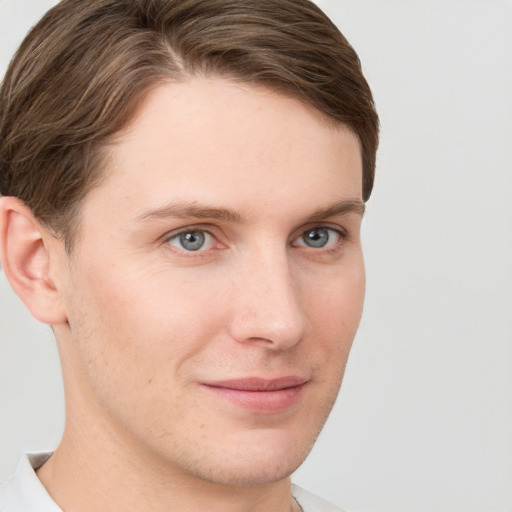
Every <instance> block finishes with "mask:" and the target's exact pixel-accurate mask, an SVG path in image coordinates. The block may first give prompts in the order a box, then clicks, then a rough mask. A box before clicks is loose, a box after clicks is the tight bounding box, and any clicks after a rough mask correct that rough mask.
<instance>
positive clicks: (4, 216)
mask: <svg viewBox="0 0 512 512" xmlns="http://www.w3.org/2000/svg"><path fill="white" fill-rule="evenodd" d="M50 236H51V235H50V234H49V233H48V231H47V230H46V229H45V228H44V226H43V225H42V224H41V223H40V222H39V221H38V220H37V219H36V218H35V217H34V215H33V214H32V211H31V210H30V208H28V207H27V206H26V205H25V204H24V203H23V202H22V201H21V200H19V199H17V198H14V197H1V198H0V260H1V263H2V268H3V271H4V273H5V275H6V277H7V279H8V280H9V282H10V284H11V286H12V288H13V289H14V291H15V292H16V294H17V295H18V296H19V297H20V298H21V300H22V301H23V302H24V303H25V305H26V306H27V307H28V309H29V310H30V312H31V313H32V315H33V316H34V317H35V318H36V319H38V320H39V321H41V322H44V323H46V324H50V325H57V324H59V323H63V322H65V321H66V315H65V312H64V308H63V306H62V302H61V297H60V295H61V294H60V290H59V289H58V287H57V286H56V283H55V282H54V280H53V279H52V276H51V272H50V268H51V266H50V262H51V254H50V249H49V247H47V244H45V239H46V240H48V238H49V237H50Z"/></svg>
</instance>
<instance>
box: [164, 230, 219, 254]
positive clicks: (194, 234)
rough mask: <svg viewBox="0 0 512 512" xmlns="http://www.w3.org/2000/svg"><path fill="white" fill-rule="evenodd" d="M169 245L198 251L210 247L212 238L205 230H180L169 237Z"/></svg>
mask: <svg viewBox="0 0 512 512" xmlns="http://www.w3.org/2000/svg"><path fill="white" fill-rule="evenodd" d="M168 243H169V245H172V246H173V247H177V248H178V249H181V250H184V251H200V250H207V249H211V248H212V246H213V243H214V238H213V236H212V235H210V233H208V232H206V231H199V230H191V231H182V232H181V233H177V234H176V235H173V236H172V237H171V238H169V241H168Z"/></svg>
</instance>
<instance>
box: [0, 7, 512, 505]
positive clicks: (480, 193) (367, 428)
mask: <svg viewBox="0 0 512 512" xmlns="http://www.w3.org/2000/svg"><path fill="white" fill-rule="evenodd" d="M53 3H54V2H52V1H51V0H22V1H20V0H0V73H1V74H3V72H4V70H5V68H6V66H7V63H8V61H9V59H10V57H11V55H12V54H13V52H14V51H15V48H16V47H17V45H18V44H19V43H20V42H21V39H22V38H23V36H24V34H25V33H26V31H27V30H28V28H29V27H30V26H31V25H32V24H33V23H34V22H35V21H36V20H37V19H38V18H39V17H40V15H41V14H42V13H43V12H44V11H45V10H46V9H47V8H48V7H49V6H50V5H52V4H53ZM318 3H319V4H320V5H321V7H323V8H324V9H325V10H326V12H327V13H328V14H329V15H330V16H331V17H332V18H333V20H334V21H335V22H336V23H337V25H338V26H339V27H340V29H341V30H342V32H343V33H344V34H345V35H346V36H347V38H348V39H349V41H351V43H352V44H353V45H354V47H355V48H356V50H357V51H358V53H359V55H360V57H361V60H362V62H363V68H364V71H365V73H366V75H367V78H368V80H369V82H370V84H371V85H372V88H373V90H374V94H375V98H376V102H377V107H378V110H379V113H380V116H381V123H382V143H381V148H380V151H379V159H378V176H377V181H376V186H375V191H374V196H373V197H372V199H371V200H370V203H369V205H368V214H367V216H366V218H365V221H364V240H365V250H366V262H367V272H368V286H367V300H366V307H365V313H364V317H363V322H362V325H361V329H360V332H359V334H358V336H357V338H356V343H355V345H354V349H353V352H352V355H351V358H350V361H349V366H348V369H347V373H346V377H345V381H344V384H343V387H342V392H341V395H340V398H339V400H338V403H337V405H336V407H335V409H334V411H333V413H332V415H331V418H330V419H329V421H328V423H327V426H326V428H325V430H324V432H323V433H322V435H321V436H320V439H319V441H318V443H317V445H316V447H315V448H314V450H313V452H312V454H311V456H310V458H309V459H308V461H307V462H306V463H305V464H304V465H303V466H302V467H301V468H300V469H299V470H298V471H297V473H296V475H295V481H296V482H297V483H299V484H301V485H303V486H305V487H306V488H308V489H310V490H311V491H313V492H316V493H318V494H320V495H322V496H324V497H326V498H327V499H329V500H331V501H333V502H335V503H338V504H340V505H342V506H344V507H346V508H347V509H349V510H351V511H354V512H363V511H367V512H370V511H371V512H385V511H387V512H420V511H432V512H434V511H435V512H441V511H447V512H448V511H449V512H502V511H503V512H505V511H507V512H510V511H512V201H511V195H512V149H511V148H512V96H511V91H512V36H511V33H512V3H511V2H510V1H506V0H428V1H427V0H386V1H383V0H358V1H355V0H323V1H322V0H318ZM0 340H1V343H0V480H3V479H4V478H5V477H7V475H8V474H9V473H10V472H11V471H12V470H13V469H14V467H15V464H16V461H17V459H18V457H19V455H20V453H21V452H22V451H24V450H32V451H35V450H45V449H51V448H52V447H54V446H55V444H56V443H57V442H58V439H59V436H60V433H61V429H62V422H63V410H62V389H61V386H62V384H61V380H60V374H59V366H58V361H57V354H56V350H55V346H54V342H53V339H52V335H51V331H50V329H49V328H48V327H45V326H41V325H38V324H37V322H35V321H34V320H32V319H31V318H30V316H29V315H28V313H27V312H26V311H25V309H24V306H23V305H21V304H20V302H19V301H18V300H17V298H16V297H15V296H14V295H13V293H12V292H11V291H10V289H9V287H8V285H7V283H6V279H5V276H3V274H1V273H0Z"/></svg>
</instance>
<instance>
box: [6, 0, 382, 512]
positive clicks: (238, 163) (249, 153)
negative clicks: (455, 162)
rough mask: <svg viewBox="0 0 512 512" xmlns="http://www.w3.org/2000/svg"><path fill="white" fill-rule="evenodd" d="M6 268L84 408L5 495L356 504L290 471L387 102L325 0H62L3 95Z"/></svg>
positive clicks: (338, 309) (336, 325) (156, 502)
mask: <svg viewBox="0 0 512 512" xmlns="http://www.w3.org/2000/svg"><path fill="white" fill-rule="evenodd" d="M0 140H1V143H0V144H1V147H0V166H1V167H0V193H1V194H2V198H1V199H0V237H1V238H0V240H1V243H0V245H1V259H2V265H3V269H4V271H5V274H6V276H7V277H8V279H9V281H10V283H11V285H12V287H13V288H14V290H15V291H16V293H17V294H18V295H19V296H20V297H21V299H22V300H23V301H24V303H25V304H26V305H27V307H28V308H29V310H30V311H31V313H32V314H33V315H34V317H36V318H37V319H38V320H40V321H42V322H44V323H47V324H49V325H51V326H52V328H53V330H54V332H55V337H56V340H57V344H58V347H59V354H60V358H61V364H62V371H63V376H64V387H65V400H66V424H65V430H64V435H63V438H62V441H61V443H60V445H59V447H58V448H57V449H56V450H55V452H54V453H53V454H51V455H50V454H40V455H38V456H31V457H25V458H24V459H23V460H22V461H21V462H20V465H19V467H18V470H17V473H16V474H15V475H14V476H13V477H11V478H10V479H9V480H8V481H7V482H6V483H5V484H4V486H3V487H2V489H1V491H0V510H2V512H21V511H32V510H48V511H58V510H65V511H70V512H75V511H76V512H82V511H84V512H85V511H92V510H103V511H118V510H128V509H129V510H144V511H149V512H151V511H160V510H162V511H163V510H173V511H175V512H187V511H192V510H193V511H197V510H208V511H223V512H226V511H227V512H229V511H237V512H238V511H240V512H242V511H252V512H260V511H265V512H269V511H270V512H282V511H299V510H304V512H322V511H335V510H340V509H338V508H336V507H334V506H332V505H329V504H328V503H326V502H325V501H323V500H321V499H320V498H316V497H315V496H312V495H311V494H309V493H307V492H306V491H304V490H302V489H299V488H298V487H292V486H291V484H290V480H289V475H290V474H291V473H292V472H293V471H294V470H295V469H296V468H297V467H298V466H299V465H300V464H301V463H302V461H303V460H304V458H305V457H306V456H307V454H308V452H309V451H310V449H311V447H312V445H313V443H314V441H315V439H316V437H317V435H318V433H319V431H320V430H321V428H322V426H323V424H324V422H325V420H326V418H327V416H328V414H329V412H330V410H331V408H332V405H333V403H334V401H335V399H336V395H337V393H338V390H339V386H340V384H341V380H342V376H343V371H344V367H345V364H346V360H347V357H348V353H349V350H350V346H351V343H352V340H353V338H354V335H355V332H356V330H357V326H358V323H359V319H360V315H361V310H362V303H363V296H364V282H365V278H364V264H363V258H362V252H361V244H360V237H359V231H360V224H361V217H362V214H363V211H364V203H365V201H366V200H367V199H368V198H369V196H370V193H371V189H372V184H373V174H374V167H375V152H376V148H377V140H378V120H377V115H376V113H375V109H374V106H373V100H372V95H371V92H370V89H369V87H368V85H367V83H366V81H365V79H364V77H363V75H362V73H361V69H360V65H359V61H358V58H357V56H356V54H355V53H354V51H353V49H352V48H351V47H350V46H349V44H348V43H347V41H346V40H345V39H344V38H343V36H342V35H341V34H340V33H339V31H338V30H337V29H336V28H335V27H334V25H333V24H332V23H331V22H330V21H329V20H328V19H327V18H326V16H325V15H324V14H323V13H322V12H321V11H320V10H319V9H318V8H317V7H316V6H315V5H314V4H313V3H311V2H309V1H308V0H299V1H298V0H258V1H254V0H123V1H120V0H65V1H63V2H61V3H60V4H58V5H57V6H56V7H55V8H53V9H52V10H50V11H49V13H47V15H46V16H45V17H44V18H43V19H42V20H41V21H40V23H39V24H38V25H36V27H34V29H33V30H32V31H31V32H30V34H29V35H28V36H27V38H26V40H25V41H24V43H23V44H22V46H21V48H20V50H19V52H18V54H17V55H16V57H15V59H14V60H13V62H12V64H11V66H10V68H9V70H8V72H7V75H6V78H5V81H4V83H3V86H2V91H1V96H0Z"/></svg>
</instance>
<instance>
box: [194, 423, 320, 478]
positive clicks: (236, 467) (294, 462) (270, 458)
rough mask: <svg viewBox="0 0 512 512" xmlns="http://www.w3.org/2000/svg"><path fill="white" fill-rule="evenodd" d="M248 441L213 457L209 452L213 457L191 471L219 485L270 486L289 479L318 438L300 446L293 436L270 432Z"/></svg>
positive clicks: (205, 459)
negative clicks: (284, 437) (284, 436)
mask: <svg viewBox="0 0 512 512" xmlns="http://www.w3.org/2000/svg"><path fill="white" fill-rule="evenodd" d="M253 434H255V433H253ZM280 434H283V433H280ZM247 437H250V439H248V440H247V441H246V442H243V443H236V444H235V443H233V444H232V445H231V446H229V447H228V448H227V449H225V450H222V451H221V452H220V451H218V452H217V453H216V454H215V455H214V457H212V456H211V455H212V454H211V452H210V454H209V455H210V456H206V457H204V458H202V459H201V460H197V459H196V464H194V466H195V467H194V468H190V469H191V470H192V472H193V473H195V475H196V476H198V477H199V478H201V479H202V480H205V481H209V482H212V483H216V484H222V485H233V486H240V487H247V486H254V485H268V484H272V483H275V482H278V481H280V480H283V479H285V478H288V477H289V476H290V475H291V474H292V473H293V472H294V471H295V470H296V469H297V468H298V467H299V466H300V465H301V464H302V463H303V462H304V459H305V458H306V457H307V455H308V454H309V452H310V451H311V448H312V447H313V444H314V441H315V439H316V435H315V436H314V439H308V440H306V441H304V440H302V442H301V440H299V439H297V438H296V437H294V436H292V435H288V436H287V438H286V439H283V436H282V435H279V434H278V435H274V436H272V434H271V433H269V432H267V433H265V434H263V433H259V434H258V435H252V436H247ZM271 437H273V439H271Z"/></svg>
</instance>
